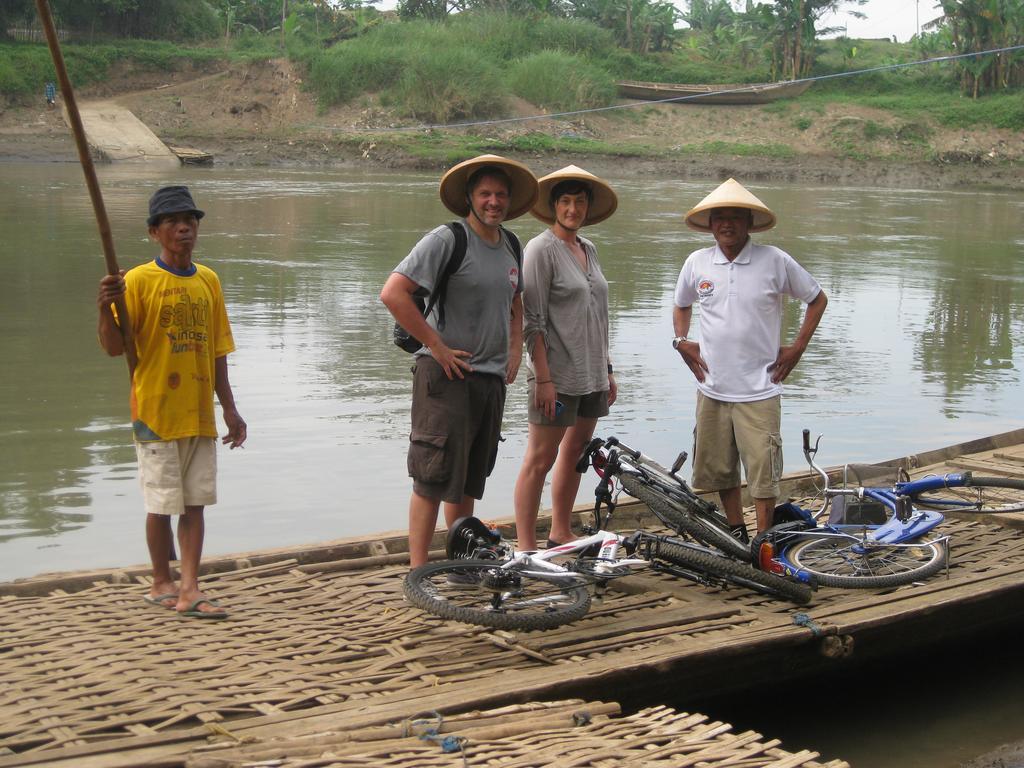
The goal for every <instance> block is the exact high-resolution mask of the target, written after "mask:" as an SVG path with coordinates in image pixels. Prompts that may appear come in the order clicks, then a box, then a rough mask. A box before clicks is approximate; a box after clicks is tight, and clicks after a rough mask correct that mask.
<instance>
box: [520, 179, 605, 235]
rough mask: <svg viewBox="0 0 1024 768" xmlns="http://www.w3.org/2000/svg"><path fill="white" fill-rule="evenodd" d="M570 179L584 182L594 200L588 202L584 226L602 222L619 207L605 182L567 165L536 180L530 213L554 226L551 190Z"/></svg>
mask: <svg viewBox="0 0 1024 768" xmlns="http://www.w3.org/2000/svg"><path fill="white" fill-rule="evenodd" d="M570 179H575V180H579V181H584V182H586V183H587V184H589V185H590V188H591V190H593V193H594V199H593V200H591V201H590V206H589V207H588V208H587V218H586V219H584V220H583V225H584V226H586V225H588V224H597V223H598V222H601V221H604V220H605V219H607V218H608V217H609V216H611V215H612V214H613V213H615V209H616V208H618V207H619V198H618V197H616V196H615V191H614V190H613V189H612V188H611V185H610V184H609V183H608V182H607V181H605V180H604V179H602V178H600V177H598V176H595V175H594V174H592V173H591V172H590V171H585V170H583V169H582V168H578V167H576V166H575V165H567V166H565V168H562V169H560V170H557V171H555V172H554V173H549V174H548V175H547V176H543V177H541V178H540V179H538V180H537V202H535V203H534V204H533V208H531V209H530V213H532V214H533V215H534V216H536V217H537V218H538V219H540V220H541V221H543V222H544V223H545V224H554V223H555V211H554V209H553V208H552V207H551V190H552V189H554V187H555V185H556V184H558V183H559V182H562V181H568V180H570Z"/></svg>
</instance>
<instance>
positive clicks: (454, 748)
mask: <svg viewBox="0 0 1024 768" xmlns="http://www.w3.org/2000/svg"><path fill="white" fill-rule="evenodd" d="M422 714H428V715H430V719H419V718H420V715H414V716H413V717H412V718H411V719H409V720H406V721H405V722H404V723H403V724H402V735H403V736H416V737H417V738H419V739H420V740H422V741H432V742H434V743H435V744H437V745H438V746H439V747H441V751H442V752H444V753H445V754H451V753H453V752H461V753H462V764H463V766H468V765H469V761H468V759H467V757H466V748H465V745H466V743H467V742H468V741H469V739H467V738H466V737H465V736H454V735H449V736H443V735H442V734H441V726H442V725H443V724H444V718H443V717H442V716H441V713H440V712H436V711H434V712H425V713H422ZM431 719H432V720H433V721H434V725H433V727H426V728H424V729H423V730H422V731H419V732H417V730H416V729H417V728H419V727H422V726H429V723H430V721H431Z"/></svg>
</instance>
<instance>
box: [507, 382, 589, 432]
mask: <svg viewBox="0 0 1024 768" xmlns="http://www.w3.org/2000/svg"><path fill="white" fill-rule="evenodd" d="M526 390H527V396H526V397H527V399H526V402H527V408H526V415H527V421H529V422H530V424H541V425H543V426H545V427H571V426H572V425H573V424H575V423H576V419H600V418H601V417H602V416H607V415H608V390H607V389H606V390H604V391H603V392H591V393H590V394H587V395H563V394H562V393H561V392H558V393H557V394H556V395H555V398H556V399H557V400H559V401H560V402H561V403H562V405H563V406H564V407H563V408H562V412H561V413H560V414H559V415H558V416H555V418H553V419H549V418H547V417H546V416H545V415H544V412H543V411H542V410H541V409H540V408H538V407H537V380H536V379H535V378H534V377H533V376H530V377H529V378H528V379H527V382H526Z"/></svg>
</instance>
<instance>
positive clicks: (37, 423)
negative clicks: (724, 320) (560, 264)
mask: <svg viewBox="0 0 1024 768" xmlns="http://www.w3.org/2000/svg"><path fill="white" fill-rule="evenodd" d="M556 165H557V163H554V162H548V163H545V164H543V165H541V164H538V167H537V168H536V170H537V171H540V172H547V171H549V170H552V169H553V168H554V167H555V166H556ZM100 176H101V184H102V187H103V190H104V196H105V200H106V205H107V209H108V212H109V215H110V218H111V220H112V227H113V232H114V237H115V242H116V243H117V247H118V256H119V260H120V262H121V264H122V266H126V267H127V266H132V265H135V264H138V263H140V262H142V261H145V260H148V259H151V258H153V256H154V255H155V253H156V251H155V249H154V246H153V244H152V243H150V242H148V239H147V235H146V230H145V224H144V219H145V215H146V202H147V199H148V197H149V195H150V193H151V192H152V190H153V189H155V188H156V186H158V185H161V184H166V183H187V184H189V185H190V186H191V187H192V190H193V192H194V194H195V196H196V198H197V201H198V203H199V205H200V207H202V208H204V209H205V210H206V211H207V217H206V218H205V219H204V220H203V222H202V226H201V230H200V240H199V248H198V251H197V260H199V261H201V262H203V263H206V264H208V265H209V266H211V267H213V268H214V269H216V270H217V272H218V273H219V274H220V276H221V279H222V281H223V284H224V286H225V292H226V300H227V304H228V310H229V314H230V316H231V319H232V323H233V327H234V331H235V338H236V342H237V345H238V351H237V352H236V353H235V354H233V355H231V357H230V365H231V379H232V382H233V385H234V390H235V395H236V399H237V401H238V404H239V408H240V410H241V412H242V414H243V416H244V417H245V419H246V420H247V422H248V424H249V442H248V443H247V445H246V448H245V449H244V450H236V451H232V452H228V451H222V452H221V454H220V477H219V480H220V482H219V487H220V498H221V503H220V504H218V505H217V506H215V507H211V508H210V509H209V510H208V512H207V546H206V553H207V554H217V553H228V552H237V551H242V550H251V549H257V548H261V547H280V546H285V545H301V544H305V543H313V542H317V541H322V540H325V539H332V538H339V537H343V536H350V535H356V534H363V533H370V532H375V531H384V530H393V529H404V528H405V527H406V505H407V501H408V495H409V489H410V482H409V479H408V478H407V476H406V472H405V450H406V446H407V435H408V402H409V393H410V374H409V364H410V358H409V357H408V356H407V355H405V353H403V352H400V351H399V350H398V349H397V348H395V347H393V346H392V344H391V341H390V333H391V325H392V323H391V319H390V317H389V315H388V314H387V312H386V310H385V309H384V308H383V306H382V305H381V304H380V302H379V301H378V299H377V294H378V292H379V290H380V287H381V285H382V284H383V282H384V280H385V279H386V277H387V275H388V273H389V272H390V270H391V269H392V267H393V266H394V265H395V264H396V263H397V262H398V261H399V260H400V259H401V258H402V257H403V256H404V255H405V254H406V253H407V252H408V250H409V249H410V247H411V246H412V245H413V244H414V243H415V241H416V240H417V239H418V237H419V236H420V235H421V234H422V233H423V232H425V231H426V230H428V229H429V228H431V227H433V226H435V225H436V224H439V223H440V222H442V221H444V220H446V219H448V218H450V217H449V215H448V213H447V212H446V211H445V210H444V209H443V207H442V206H441V204H440V202H439V200H438V197H437V178H438V174H436V173H430V174H422V173H360V172H352V171H330V172H327V171H298V170H265V169H259V170H254V169H247V170H235V169H219V168H215V169H188V168H186V169H181V170H180V171H178V170H173V171H156V172H154V171H150V170H146V169H132V168H124V167H104V168H101V169H100ZM0 178H2V180H3V183H2V184H0V231H2V232H3V239H4V243H5V247H4V249H3V255H4V260H5V267H6V274H7V278H6V280H7V285H8V288H7V291H6V294H5V300H4V301H3V302H2V303H0V322H2V326H0V327H2V329H3V333H2V334H0V360H2V361H3V369H4V374H3V376H2V377H0V413H2V414H3V421H2V423H0V455H2V458H3V461H2V463H0V581H3V580H9V579H12V578H16V577H20V576H27V575H31V574H35V573H40V572H46V571H56V570H68V569H76V568H84V567H106V566H123V565H130V564H136V563H143V562H146V560H147V555H146V550H145V546H144V541H143V515H142V513H141V503H140V493H139V490H138V487H137V480H136V475H135V467H134V453H133V451H132V449H131V447H130V440H131V437H130V431H129V426H128V408H127V393H128V386H127V385H128V381H127V372H126V368H125V365H124V362H123V360H120V359H109V358H107V357H106V356H105V355H104V354H103V353H102V351H101V350H100V349H99V346H98V344H97V342H96V336H95V322H96V321H95V315H96V310H95V295H96V285H97V282H98V280H99V278H100V276H101V275H102V273H103V261H102V255H101V247H100V244H99V238H98V236H97V232H96V225H95V221H94V219H93V214H92V210H91V207H90V204H89V201H88V196H87V194H86V192H85V187H84V183H83V181H82V176H81V171H80V170H79V168H78V167H77V166H75V165H56V164H54V165H45V164H32V165H20V164H3V165H0ZM610 181H611V182H612V183H613V184H614V186H615V188H616V189H617V190H618V193H619V197H620V206H619V210H618V212H617V213H616V215H615V216H614V217H612V218H611V219H610V220H608V221H607V222H605V223H603V224H601V225H599V226H597V227H594V228H591V229H590V230H588V231H586V234H587V235H588V236H590V237H591V238H592V239H594V240H595V241H596V243H597V245H598V250H599V255H600V259H601V262H602V266H603V269H604V272H605V275H606V276H607V277H608V280H609V282H610V284H611V288H610V294H611V299H610V301H611V314H612V317H611V327H612V358H613V360H614V362H615V366H616V372H617V374H618V375H617V378H618V381H619V385H620V397H619V402H618V403H616V405H615V407H614V409H613V412H612V414H611V415H610V416H608V417H607V418H606V419H605V420H603V421H602V423H601V425H600V426H599V434H604V435H609V434H616V435H619V436H620V437H622V438H623V439H625V440H626V441H627V442H629V443H630V444H632V445H634V446H635V447H639V448H641V449H642V450H644V451H645V452H646V453H648V454H650V455H652V456H655V457H657V458H661V459H663V460H664V461H671V459H672V458H674V457H675V455H676V454H677V453H678V451H679V450H681V449H684V448H685V449H688V448H689V447H690V441H691V430H692V415H693V408H694V387H693V381H692V379H691V377H690V374H689V372H688V371H687V370H686V369H685V368H684V367H683V365H682V364H681V362H680V361H679V359H678V357H677V356H676V354H675V352H674V351H673V350H672V349H671V348H670V345H669V340H670V339H671V337H672V327H671V320H670V318H671V307H672V289H673V286H674V284H675V279H676V276H677V274H678V272H679V268H680V266H681V264H682V261H683V259H684V258H685V256H686V254H687V253H689V252H690V251H691V250H694V249H695V248H698V247H702V246H704V245H706V244H708V243H709V242H710V240H709V238H708V237H707V236H704V235H701V234H700V233H696V232H692V231H690V230H688V229H687V228H686V227H685V225H684V224H683V220H682V216H681V214H682V212H683V211H685V210H687V209H688V208H689V207H690V206H692V205H693V204H695V203H696V202H697V201H699V200H700V199H701V198H702V197H703V196H704V194H706V192H707V191H709V189H710V188H711V187H712V186H713V185H712V184H710V183H708V182H698V183H692V182H680V181H675V180H672V179H651V178H643V179H639V178H630V177H622V178H616V177H611V178H610ZM750 187H751V188H752V189H753V191H755V193H756V194H758V195H759V196H760V197H761V198H762V199H763V200H765V201H766V202H767V203H768V204H769V205H770V206H771V207H772V208H773V209H774V210H775V211H776V213H777V214H778V217H779V221H780V225H779V226H778V227H777V228H776V229H775V230H773V231H771V232H770V233H766V234H764V235H759V236H757V237H758V239H759V240H760V241H761V242H769V243H772V244H775V245H778V246H780V247H782V248H784V249H786V250H788V251H789V252H790V253H792V254H793V255H794V256H795V257H796V258H797V259H798V260H799V261H801V262H802V263H803V264H804V265H805V266H806V267H807V268H808V269H809V270H810V271H811V272H812V274H814V275H815V276H816V277H817V278H818V280H819V282H820V283H821V284H822V287H823V288H824V290H825V291H826V292H827V294H828V296H829V299H830V301H829V307H828V311H827V312H826V314H825V318H824V320H823V322H822V325H821V327H820V328H819V330H818V333H817V335H816V337H815V339H814V341H813V342H812V345H811V347H810V349H809V350H808V352H807V354H806V355H805V356H804V358H803V360H802V361H801V364H800V366H799V367H798V369H797V370H796V371H795V372H794V373H793V375H792V376H791V377H790V380H789V381H788V382H787V387H786V394H785V396H784V399H783V403H784V405H783V408H784V414H783V437H784V440H785V441H786V442H785V456H786V462H787V470H796V469H799V468H800V467H801V465H802V461H803V459H802V456H801V454H800V451H799V435H800V430H801V428H802V427H805V426H806V427H809V428H810V429H812V431H814V432H816V433H823V434H824V435H825V438H824V439H823V441H822V451H821V454H820V458H821V460H822V461H823V462H825V463H827V464H837V463H842V462H843V461H873V460H879V459H885V458H891V457H895V456H899V455H903V454H906V453H912V452H917V451H921V450H926V449H930V448H936V447H939V446H943V445H948V444H952V443H956V442H959V441H962V440H966V439H970V438H975V437H980V436H983V435H987V434H992V433H996V432H1002V431H1005V430H1009V429H1013V428H1016V427H1019V426H1021V408H1020V404H1021V402H1022V401H1024V381H1022V371H1024V364H1022V361H1021V359H1020V357H1019V355H1020V354H1021V351H1022V350H1024V259H1022V258H1021V257H1022V255H1024V232H1022V230H1021V227H1020V223H1021V221H1024V196H1022V195H1021V194H1020V193H1003V192H980V191H970V192H963V191H957V190H949V191H942V192H936V191H923V190H888V189H872V188H843V189H833V188H828V187H798V186H791V185H784V184H777V183H766V184H750ZM511 227H512V229H513V230H514V231H515V232H517V233H518V234H519V235H520V237H522V238H523V239H524V241H525V240H526V239H528V238H530V237H532V236H533V235H535V234H537V233H538V232H539V231H540V230H541V224H540V223H539V222H537V221H536V220H534V219H533V218H532V217H529V216H527V217H524V218H522V219H519V220H517V221H515V222H513V223H512V225H511ZM801 315H802V309H801V307H800V306H798V305H797V304H795V303H793V304H790V305H789V306H788V307H787V311H786V319H785V325H786V336H787V338H792V336H793V334H794V333H795V329H796V328H797V326H798V325H799V322H800V318H801ZM525 415H526V402H525V377H521V379H520V381H519V382H517V383H516V384H515V385H513V386H512V387H511V388H510V390H509V399H508V407H507V410H506V418H505V425H504V430H503V431H504V434H505V437H506V441H505V442H504V443H503V444H502V447H501V452H500V456H499V461H498V464H497V467H496V469H495V471H494V474H493V476H492V477H491V479H490V481H489V484H488V488H487V494H486V496H485V498H484V500H483V501H482V502H481V503H480V504H479V506H478V509H479V510H480V514H481V515H482V516H484V517H487V516H494V517H496V516H504V515H508V514H511V492H512V487H513V484H514V481H515V476H516V472H517V470H518V465H519V461H520V459H521V457H522V455H523V451H524V447H525V436H526V419H525ZM591 492H592V487H591V483H590V479H589V478H586V479H585V481H584V484H583V487H582V488H581V492H580V499H581V500H584V499H586V498H587V497H589V496H590V495H591ZM546 503H547V498H545V504H546ZM1016 679H1018V680H1021V679H1022V678H1021V677H1020V674H1019V673H1018V675H1017V678H1016ZM1018 687H1019V686H1018ZM1015 733H1016V737H1017V738H1019V736H1020V733H1019V729H1018V730H1017V731H1016V732H1014V731H1010V732H1009V734H1008V735H1007V736H1006V737H1005V738H1006V739H1007V740H1008V739H1009V738H1011V737H1013V736H1014V734H1015ZM983 748H990V746H988V742H984V743H979V745H978V749H977V750H976V751H975V752H974V753H973V754H977V753H978V752H980V751H982V750H983ZM881 752H884V750H883V749H881V748H879V749H875V750H874V754H875V755H876V756H878V755H879V754H880V753H881ZM837 753H838V754H840V755H841V754H842V750H841V749H838V750H837ZM943 760H946V762H943ZM872 762H873V763H874V764H876V765H881V764H882V763H880V762H874V761H872ZM861 764H864V763H861ZM891 764H893V765H896V764H898V763H891ZM922 764H924V763H922ZM927 764H929V765H936V766H938V765H946V764H949V765H955V764H956V763H955V762H949V761H948V756H943V755H942V754H937V755H934V756H933V761H932V762H931V763H927Z"/></svg>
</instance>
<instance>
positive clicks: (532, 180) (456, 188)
mask: <svg viewBox="0 0 1024 768" xmlns="http://www.w3.org/2000/svg"><path fill="white" fill-rule="evenodd" d="M488 165H491V166H495V167H497V168H500V169H501V170H503V171H504V172H505V173H507V174H508V177H509V179H510V180H511V183H512V189H511V190H509V206H508V215H507V216H506V217H505V221H510V220H512V219H515V218H518V217H520V216H522V215H523V214H524V213H526V212H527V211H528V210H530V208H532V207H533V203H534V201H535V200H536V199H537V177H536V176H534V175H533V171H531V170H530V169H529V168H527V167H526V166H525V165H523V164H522V163H520V162H517V161H515V160H509V159H508V158H505V157H501V156H499V155H480V156H479V157H474V158H472V159H470V160H463V161H462V162H461V163H459V164H458V165H455V166H453V167H451V168H449V169H448V172H447V173H445V175H444V176H442V177H441V187H440V193H441V202H442V203H444V207H445V208H447V209H448V210H449V211H451V212H452V213H455V214H458V215H459V216H468V215H469V200H468V199H467V197H466V183H467V182H468V181H469V177H470V176H472V175H473V173H474V172H475V171H478V170H479V169H480V168H483V167H484V166H488Z"/></svg>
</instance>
